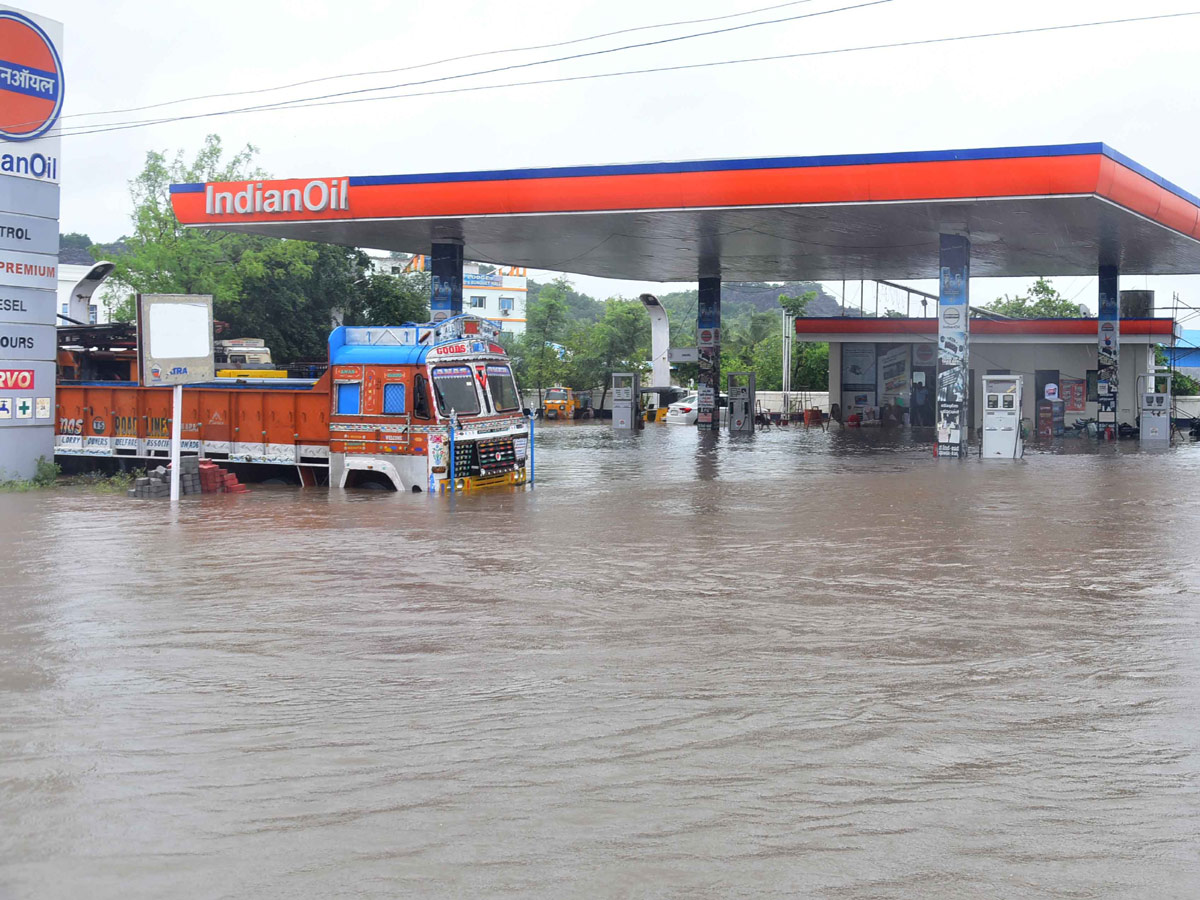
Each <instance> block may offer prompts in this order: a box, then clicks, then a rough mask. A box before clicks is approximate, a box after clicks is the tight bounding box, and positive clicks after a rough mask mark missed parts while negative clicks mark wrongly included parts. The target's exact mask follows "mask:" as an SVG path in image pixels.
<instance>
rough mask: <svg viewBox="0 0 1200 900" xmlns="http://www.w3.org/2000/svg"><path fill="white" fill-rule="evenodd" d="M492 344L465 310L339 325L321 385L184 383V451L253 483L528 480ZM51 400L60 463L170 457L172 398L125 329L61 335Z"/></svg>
mask: <svg viewBox="0 0 1200 900" xmlns="http://www.w3.org/2000/svg"><path fill="white" fill-rule="evenodd" d="M106 329H107V330H106ZM498 338H499V328H498V326H497V325H495V323H493V322H490V321H488V320H486V319H481V318H478V317H476V316H470V315H460V316H455V317H453V318H450V319H446V320H443V321H440V322H429V323H425V324H407V325H399V326H339V327H337V328H335V329H334V330H333V331H332V333H331V334H330V336H329V354H328V368H327V369H326V370H325V371H324V372H323V373H322V374H320V375H319V377H315V378H277V377H275V378H253V377H241V376H242V375H244V374H245V373H244V372H243V373H239V377H236V378H226V379H222V378H217V379H214V380H213V381H211V382H204V383H200V384H193V385H188V386H186V387H185V388H184V391H183V422H182V423H181V425H182V448H183V452H184V453H185V454H188V453H190V454H195V455H198V456H200V457H201V458H204V459H210V460H213V461H217V462H220V464H221V465H222V466H226V467H239V468H240V471H241V472H242V474H244V475H245V476H246V477H247V479H248V480H249V479H253V478H254V477H255V476H256V475H257V476H259V480H270V479H275V478H280V477H281V476H282V477H283V478H284V479H286V480H289V481H292V482H298V483H300V484H303V485H309V486H313V485H327V486H328V487H330V488H346V487H375V488H386V489H392V490H397V491H412V492H421V491H430V492H440V491H446V490H470V489H474V488H481V487H491V486H499V485H521V484H525V483H526V479H527V476H526V471H527V466H529V467H532V459H531V457H532V446H531V431H532V429H531V424H530V419H529V417H528V415H527V412H526V410H524V409H522V407H521V395H520V393H519V391H518V390H517V384H516V381H515V379H514V378H513V374H512V368H511V366H510V364H509V360H508V356H507V354H506V353H505V351H504V348H503V347H502V346H500V344H499V343H498ZM56 402H57V415H56V420H55V447H54V452H55V458H56V460H57V461H59V462H60V463H62V464H64V465H65V466H67V467H74V468H79V466H80V462H79V461H80V459H81V458H85V459H86V460H87V461H90V462H91V463H92V464H94V463H95V462H96V461H97V460H100V459H107V460H116V461H118V463H119V464H121V465H135V466H138V467H149V466H154V465H158V464H160V463H162V462H163V461H164V460H165V459H166V457H167V456H168V455H169V452H170V436H171V421H170V416H171V389H170V388H164V387H149V386H146V385H143V384H140V383H139V381H138V359H137V336H136V331H135V330H134V326H132V325H126V326H119V327H117V328H108V327H107V326H84V327H70V328H61V329H59V353H58V389H57V401H56ZM122 461H123V462H122Z"/></svg>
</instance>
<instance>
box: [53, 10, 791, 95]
mask: <svg viewBox="0 0 1200 900" xmlns="http://www.w3.org/2000/svg"><path fill="white" fill-rule="evenodd" d="M812 2H813V0H789V2H787V3H776V4H775V5H773V6H760V7H758V8H756V9H747V10H745V11H744V12H737V13H727V14H725V15H722V16H709V17H707V18H703V19H680V20H679V21H676V22H660V23H658V24H656V25H637V26H634V27H632V28H622V29H619V30H617V31H606V32H603V33H601V34H591V35H587V36H586V37H579V38H571V39H570V40H565V41H554V42H552V43H548V44H530V45H529V46H528V47H507V48H504V49H500V50H481V51H479V52H478V53H466V54H463V55H462V56H450V57H447V58H446V59H435V60H432V61H430V62H423V63H417V64H415V65H411V66H399V67H397V68H394V69H372V70H368V71H365V72H345V73H342V74H340V75H325V76H322V77H321V78H309V79H306V80H304V81H293V82H290V83H288V84H280V85H276V86H274V87H266V88H253V89H250V90H245V91H224V92H221V93H216V94H197V95H196V96H194V97H180V98H177V99H175V100H164V101H162V102H160V103H148V104H146V105H145V106H128V107H125V108H123V109H103V110H96V111H95V112H84V113H73V114H72V115H70V116H63V117H62V118H63V119H80V118H84V117H85V116H108V115H116V114H117V113H130V112H142V111H144V110H148V109H161V108H162V107H164V106H174V105H176V104H179V103H191V102H193V101H196V100H214V99H218V98H221V97H244V96H247V95H249V94H267V93H271V92H272V91H284V90H288V89H289V88H295V87H304V86H305V85H309V84H320V83H322V82H326V81H338V80H340V79H343V78H365V77H368V76H371V75H392V74H394V73H396V72H411V71H414V70H416V69H428V68H432V67H433V66H441V65H447V64H449V63H454V62H462V61H463V60H468V59H479V58H481V57H484V56H499V55H502V54H506V53H526V52H528V51H530V50H549V49H551V48H553V47H569V46H571V45H573V44H583V43H587V42H588V41H598V40H603V39H604V38H608V37H616V36H617V35H622V34H632V33H634V32H638V31H651V30H654V29H658V28H677V27H679V26H681V25H701V24H704V23H705V22H721V21H724V20H726V19H737V18H741V17H742V16H752V15H756V14H757V13H761V12H770V11H771V10H774V9H783V8H785V7H789V6H800V5H801V4H804V3H812ZM379 90H387V88H379Z"/></svg>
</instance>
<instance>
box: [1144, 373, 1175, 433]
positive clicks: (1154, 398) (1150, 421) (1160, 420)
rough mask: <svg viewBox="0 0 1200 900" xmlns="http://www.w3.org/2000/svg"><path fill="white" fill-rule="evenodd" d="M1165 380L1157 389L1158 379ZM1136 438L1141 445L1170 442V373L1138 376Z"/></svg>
mask: <svg viewBox="0 0 1200 900" xmlns="http://www.w3.org/2000/svg"><path fill="white" fill-rule="evenodd" d="M1160 379H1161V380H1163V381H1165V382H1166V387H1165V390H1163V391H1159V390H1158V387H1159V380H1160ZM1138 408H1139V410H1138V411H1139V413H1140V415H1139V416H1138V439H1139V443H1141V444H1142V445H1143V446H1150V447H1167V446H1169V445H1170V443H1171V375H1170V374H1169V373H1168V374H1158V373H1148V374H1145V375H1139V376H1138Z"/></svg>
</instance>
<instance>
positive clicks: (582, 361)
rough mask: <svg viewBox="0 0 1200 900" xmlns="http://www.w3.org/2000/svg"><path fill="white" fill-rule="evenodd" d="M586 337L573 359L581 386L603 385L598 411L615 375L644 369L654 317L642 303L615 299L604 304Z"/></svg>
mask: <svg viewBox="0 0 1200 900" xmlns="http://www.w3.org/2000/svg"><path fill="white" fill-rule="evenodd" d="M582 338H583V340H582V345H581V347H580V349H579V351H577V352H576V354H575V355H574V358H573V361H574V363H575V366H576V369H577V371H578V373H579V377H580V381H581V384H580V387H594V386H595V385H596V384H600V385H601V386H602V388H601V393H600V403H599V404H598V408H601V409H602V408H603V407H604V401H605V399H606V398H607V397H608V389H609V386H610V385H611V384H612V375H613V372H621V371H624V372H630V371H636V370H640V369H641V368H643V366H644V363H645V360H646V357H648V356H649V355H650V351H649V347H650V317H649V316H648V315H647V314H646V308H645V307H644V306H642V304H641V303H639V302H637V301H634V300H624V299H621V298H612V299H609V300H606V301H605V303H604V316H603V317H602V318H601V319H600V321H599V322H597V323H596V324H595V325H592V326H591V327H589V328H587V329H586V330H585V332H584V333H583V335H582Z"/></svg>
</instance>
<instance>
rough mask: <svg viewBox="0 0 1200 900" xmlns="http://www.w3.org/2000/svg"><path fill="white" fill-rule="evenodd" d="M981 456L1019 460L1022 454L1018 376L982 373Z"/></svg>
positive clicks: (1019, 383) (1023, 444) (1023, 451)
mask: <svg viewBox="0 0 1200 900" xmlns="http://www.w3.org/2000/svg"><path fill="white" fill-rule="evenodd" d="M983 397H984V402H983V441H982V443H981V444H980V449H979V455H980V456H982V457H983V458H984V459H1019V458H1020V457H1021V456H1022V455H1024V453H1025V443H1024V441H1023V440H1022V439H1021V376H1020V375H984V376H983Z"/></svg>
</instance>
